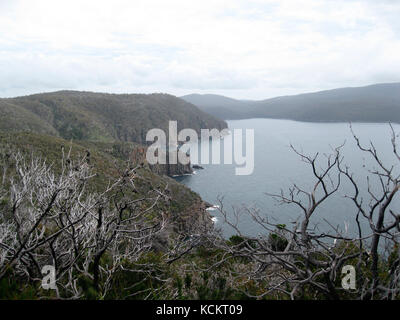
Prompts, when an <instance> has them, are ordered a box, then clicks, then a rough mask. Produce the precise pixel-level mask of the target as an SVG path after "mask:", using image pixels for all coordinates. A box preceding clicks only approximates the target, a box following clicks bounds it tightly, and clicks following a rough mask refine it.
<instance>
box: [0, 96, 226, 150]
mask: <svg viewBox="0 0 400 320" xmlns="http://www.w3.org/2000/svg"><path fill="white" fill-rule="evenodd" d="M169 120H175V121H178V129H179V130H180V129H183V128H192V129H194V130H196V131H198V132H199V131H200V129H202V128H217V129H222V128H225V127H226V123H225V122H224V121H221V120H217V119H215V118H214V117H213V116H211V115H209V114H207V113H205V112H203V111H200V110H199V109H198V108H197V107H195V106H194V105H192V104H190V103H187V102H185V101H183V100H182V99H179V98H176V97H174V96H171V95H168V94H104V93H92V92H78V91H60V92H54V93H43V94H36V95H31V96H25V97H18V98H12V99H0V130H6V131H28V132H36V133H44V134H50V135H55V136H58V137H61V138H64V139H74V140H89V141H103V142H112V141H127V142H137V143H144V142H145V138H146V133H147V131H148V130H150V129H153V128H160V129H163V130H165V131H166V132H168V121H169Z"/></svg>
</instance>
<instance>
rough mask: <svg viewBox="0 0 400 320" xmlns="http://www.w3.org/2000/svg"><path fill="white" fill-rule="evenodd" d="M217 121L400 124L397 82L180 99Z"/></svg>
mask: <svg viewBox="0 0 400 320" xmlns="http://www.w3.org/2000/svg"><path fill="white" fill-rule="evenodd" d="M181 98H182V99H184V100H185V101H187V102H190V103H193V104H194V105H196V106H198V107H199V108H200V109H201V110H203V111H205V112H207V113H209V114H211V115H213V116H215V117H218V118H220V119H225V120H228V119H246V118H276V119H291V120H298V121H311V122H347V121H353V122H396V123H400V83H383V84H374V85H369V86H365V87H349V88H339V89H333V90H324V91H319V92H315V93H304V94H298V95H293V96H282V97H276V98H272V99H266V100H261V101H249V100H236V99H232V98H228V97H224V96H218V95H211V94H206V95H200V94H191V95H186V96H183V97H181Z"/></svg>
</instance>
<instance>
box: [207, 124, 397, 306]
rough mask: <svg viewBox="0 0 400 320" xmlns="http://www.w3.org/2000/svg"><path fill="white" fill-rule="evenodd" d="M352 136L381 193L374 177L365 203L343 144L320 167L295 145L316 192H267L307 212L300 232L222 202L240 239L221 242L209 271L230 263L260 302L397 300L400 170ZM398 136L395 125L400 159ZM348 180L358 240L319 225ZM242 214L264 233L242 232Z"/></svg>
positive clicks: (236, 280) (298, 224)
mask: <svg viewBox="0 0 400 320" xmlns="http://www.w3.org/2000/svg"><path fill="white" fill-rule="evenodd" d="M352 132H353V131H352ZM353 136H354V139H355V141H356V144H357V146H358V148H359V150H361V151H362V152H365V153H367V154H369V155H370V156H371V158H372V160H373V161H374V162H375V164H376V166H377V168H376V169H373V170H371V171H370V175H371V176H372V177H373V178H375V181H374V182H375V183H376V182H377V185H378V186H380V188H381V190H380V192H379V193H378V191H376V190H374V191H373V189H374V188H372V186H371V184H372V178H371V177H367V178H366V180H367V190H366V194H367V195H368V196H369V198H370V199H369V200H370V201H363V196H364V195H363V196H362V192H361V191H360V190H361V189H362V184H360V182H359V181H357V180H356V179H355V177H354V175H353V174H352V173H351V172H350V168H349V167H348V166H345V165H344V164H343V156H342V155H341V149H342V147H343V146H339V147H338V148H336V149H334V150H333V153H332V154H331V155H327V156H325V164H324V166H322V167H321V166H320V163H319V162H318V160H319V154H318V153H317V154H315V155H314V156H308V155H306V154H304V153H303V152H300V151H298V150H297V149H295V148H294V147H293V146H291V148H292V149H293V151H294V152H295V153H296V154H297V155H298V156H299V157H300V158H301V160H302V161H304V162H305V163H307V164H308V165H309V167H310V168H311V171H312V174H313V177H314V180H315V183H314V185H313V186H312V187H311V188H310V189H307V188H304V187H300V186H299V185H297V184H294V185H293V186H292V187H290V188H289V190H288V191H287V192H284V191H283V190H281V192H280V193H278V194H269V195H270V196H272V197H273V198H274V199H275V200H276V201H278V203H280V204H285V205H294V206H296V207H297V208H298V209H299V212H300V213H301V215H300V218H299V219H298V220H297V221H295V222H294V228H289V227H287V226H286V225H282V224H275V223H272V222H271V221H270V219H268V218H267V217H264V216H262V215H261V214H260V211H259V210H258V209H249V208H242V209H234V210H233V213H228V212H227V211H226V210H225V208H224V206H223V201H222V199H221V200H220V213H221V214H222V216H223V217H224V220H225V222H226V223H227V224H228V225H229V226H230V227H232V228H233V230H235V232H236V234H237V237H236V241H235V242H234V243H232V241H226V240H225V239H224V238H223V237H217V239H218V241H217V240H216V241H215V242H214V243H215V247H216V248H220V249H222V250H223V252H224V254H223V255H222V256H219V257H218V259H216V260H215V263H214V265H212V267H211V268H213V267H215V266H221V264H226V263H228V264H229V268H228V269H229V270H230V271H229V278H230V279H231V280H230V282H231V283H232V285H235V284H239V285H237V286H236V287H237V289H238V290H242V291H244V292H245V293H246V294H247V295H249V296H251V297H255V298H262V297H264V296H266V295H273V294H277V295H278V296H279V295H284V296H288V297H290V298H291V299H296V298H301V297H304V296H307V295H308V297H310V296H311V297H312V298H321V297H323V298H327V299H343V298H345V299H372V298H374V299H388V298H392V299H394V298H398V297H399V291H400V283H399V270H400V269H399V262H400V260H399V252H398V250H399V246H398V236H399V230H400V224H399V223H400V215H399V214H398V213H396V210H395V208H394V206H393V202H394V199H395V196H396V195H397V194H398V190H399V188H400V184H399V176H398V175H396V174H395V170H394V166H390V167H387V166H385V165H384V164H383V161H382V160H381V157H380V156H379V155H378V152H377V150H376V148H375V147H374V145H373V144H372V143H371V144H370V147H368V148H367V147H364V146H363V145H362V144H361V142H360V140H359V138H358V137H357V136H356V135H355V134H354V132H353ZM396 137H397V136H396V134H395V132H394V130H393V128H392V139H391V141H392V149H393V153H394V155H395V157H396V159H397V160H400V156H399V154H398V152H397V143H396ZM343 179H347V180H348V181H349V182H350V184H351V186H352V187H353V189H354V194H353V195H346V198H349V199H351V200H352V202H353V203H354V205H355V208H356V210H355V213H354V219H355V222H356V225H357V227H358V235H355V236H353V235H349V234H348V233H343V232H342V231H341V230H339V229H338V228H336V227H334V226H330V228H331V231H330V232H321V231H319V228H318V227H317V226H316V225H315V224H314V223H313V221H315V219H314V218H315V216H316V215H317V213H318V211H319V210H321V208H320V207H321V204H322V203H324V202H326V200H327V199H328V198H330V197H331V196H332V195H333V194H335V193H337V192H338V190H339V189H340V188H341V186H342V184H343V181H342V180H343ZM375 189H376V188H375ZM242 214H247V215H250V216H251V218H252V219H253V220H254V221H255V222H256V223H257V224H258V226H259V227H260V230H264V234H260V235H259V236H249V235H245V234H243V233H242V232H241V230H240V228H239V227H238V224H239V222H240V217H241V215H242ZM389 217H390V218H391V220H389V219H388V218H389ZM360 219H366V220H367V222H368V225H369V229H368V230H362V226H361V220H360ZM382 239H384V240H385V241H386V244H387V248H388V249H389V250H390V251H391V252H392V260H393V261H391V263H390V265H388V262H387V259H386V260H385V258H384V257H385V256H384V253H383V252H381V250H380V249H379V243H380V241H382ZM332 243H334V244H332ZM368 249H370V251H369V250H368ZM393 250H395V251H393ZM393 254H394V255H393ZM243 261H245V263H244V262H243ZM347 264H349V265H355V267H356V270H357V275H358V282H357V286H358V287H357V289H355V290H350V291H346V290H344V289H343V288H342V286H341V277H342V275H341V272H342V268H343V266H345V265H347ZM243 265H245V267H243ZM382 270H384V271H383V274H382ZM250 282H252V283H254V282H257V285H258V286H259V289H258V290H257V293H251V292H249V291H247V290H245V289H244V288H246V283H250ZM260 291H261V292H260Z"/></svg>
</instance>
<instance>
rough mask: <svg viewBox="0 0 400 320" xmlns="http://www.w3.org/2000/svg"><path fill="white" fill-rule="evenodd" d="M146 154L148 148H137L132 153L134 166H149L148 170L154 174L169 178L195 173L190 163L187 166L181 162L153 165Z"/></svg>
mask: <svg viewBox="0 0 400 320" xmlns="http://www.w3.org/2000/svg"><path fill="white" fill-rule="evenodd" d="M146 152H147V148H146V147H136V148H134V149H133V151H132V153H131V156H130V160H131V161H132V162H133V163H134V164H142V165H145V166H148V168H149V169H150V170H151V171H152V172H154V173H156V174H158V175H167V176H170V177H173V176H179V175H183V174H191V173H193V170H192V167H191V165H190V163H188V164H186V165H184V164H181V163H179V162H178V163H177V164H169V163H167V164H154V165H151V164H149V163H148V162H147V160H146ZM167 162H168V157H167Z"/></svg>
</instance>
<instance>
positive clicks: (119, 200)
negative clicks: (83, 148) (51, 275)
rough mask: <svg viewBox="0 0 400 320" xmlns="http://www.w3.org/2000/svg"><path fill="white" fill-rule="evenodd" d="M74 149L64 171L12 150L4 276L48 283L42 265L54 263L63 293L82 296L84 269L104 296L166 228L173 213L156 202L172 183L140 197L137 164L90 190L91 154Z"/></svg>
mask: <svg viewBox="0 0 400 320" xmlns="http://www.w3.org/2000/svg"><path fill="white" fill-rule="evenodd" d="M70 153H71V150H70V151H69V152H68V153H67V154H66V155H65V154H64V153H63V158H62V165H61V173H59V174H56V173H54V170H53V168H52V166H51V165H49V164H47V163H46V162H45V161H42V160H41V159H40V158H37V157H34V156H32V157H30V159H29V160H28V159H27V157H25V156H23V155H22V154H21V153H19V152H14V153H12V154H11V157H12V160H13V166H14V171H15V174H14V175H12V176H11V178H10V181H9V182H8V185H7V186H5V183H3V184H2V185H1V187H2V188H1V192H0V197H2V198H3V199H7V205H6V206H5V207H4V208H2V210H1V216H0V231H1V233H0V279H2V278H4V277H7V276H10V274H12V275H16V276H19V277H24V278H26V279H28V280H29V281H40V280H41V279H42V272H41V270H42V267H43V266H44V265H52V266H54V268H55V270H56V283H57V286H58V290H57V296H58V297H63V296H64V297H68V298H79V297H81V295H82V290H81V289H80V288H79V285H78V279H77V274H81V275H84V276H85V277H87V278H88V279H90V280H91V281H92V282H93V286H94V288H95V290H96V292H97V294H98V296H99V297H104V296H105V295H106V294H107V291H108V290H109V288H110V279H111V278H112V275H113V273H114V272H116V271H117V270H119V269H121V267H122V264H123V263H124V261H135V260H137V259H138V257H140V255H141V254H142V253H143V252H145V251H146V250H148V249H149V248H150V247H151V243H152V242H151V240H152V239H153V237H154V236H155V235H156V234H157V233H158V232H160V231H161V230H163V229H164V228H165V226H166V221H167V215H166V214H163V213H162V214H161V215H158V213H159V212H161V210H160V208H156V206H157V205H158V203H160V202H164V201H167V200H168V196H167V195H166V192H165V190H166V189H167V188H168V186H166V188H165V189H164V190H159V189H157V188H153V187H150V188H149V190H148V191H147V193H141V196H140V197H138V196H136V194H137V193H138V192H137V190H136V185H135V183H136V182H137V181H138V180H139V179H142V178H141V177H140V176H139V175H137V174H136V173H135V172H136V170H137V167H135V168H132V167H128V169H126V170H124V171H123V172H122V173H121V176H120V177H119V178H117V179H116V180H115V181H113V182H111V183H109V185H108V186H107V187H106V188H105V189H104V191H102V192H100V193H98V192H95V191H93V190H89V188H88V183H89V181H90V180H91V179H92V178H93V177H94V176H95V175H94V173H93V171H92V168H91V167H90V165H89V161H88V158H87V156H84V157H82V158H80V159H78V160H76V161H74V160H72V159H71V154H70ZM5 180H6V179H3V181H5ZM0 200H1V199H0ZM155 209H157V210H155ZM156 213H157V214H156ZM105 256H107V259H106V260H107V262H106V263H102V262H101V259H102V258H103V257H105ZM100 280H101V281H100ZM100 283H101V284H100Z"/></svg>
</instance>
